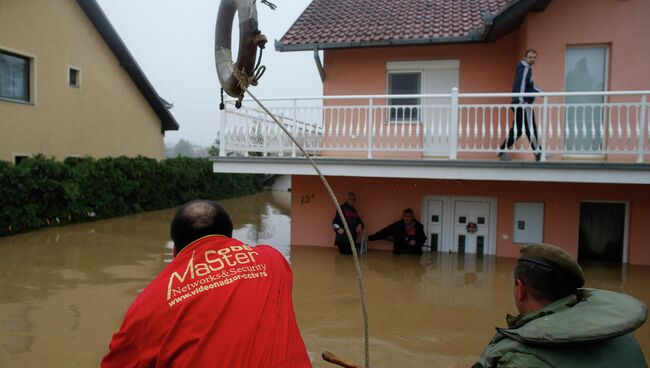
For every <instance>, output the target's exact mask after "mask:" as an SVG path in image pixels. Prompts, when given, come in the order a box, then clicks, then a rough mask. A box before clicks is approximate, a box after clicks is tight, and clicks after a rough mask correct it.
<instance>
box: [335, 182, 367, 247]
mask: <svg viewBox="0 0 650 368" xmlns="http://www.w3.org/2000/svg"><path fill="white" fill-rule="evenodd" d="M356 199H357V198H356V196H355V195H354V193H352V192H347V193H345V202H344V203H343V204H341V211H343V216H345V222H347V224H348V228H349V229H350V233H352V239H353V240H354V243H355V244H357V233H358V232H361V230H362V229H363V227H364V225H363V221H361V217H359V212H357V209H356V208H354V204H355V203H356ZM332 229H334V233H335V234H336V238H335V240H334V244H335V245H336V246H337V247H339V252H341V253H342V254H352V247H351V246H350V242H349V241H348V237H347V235H345V230H344V229H343V221H342V220H341V217H340V216H339V214H338V212H337V213H336V214H334V219H333V220H332ZM357 248H358V246H357Z"/></svg>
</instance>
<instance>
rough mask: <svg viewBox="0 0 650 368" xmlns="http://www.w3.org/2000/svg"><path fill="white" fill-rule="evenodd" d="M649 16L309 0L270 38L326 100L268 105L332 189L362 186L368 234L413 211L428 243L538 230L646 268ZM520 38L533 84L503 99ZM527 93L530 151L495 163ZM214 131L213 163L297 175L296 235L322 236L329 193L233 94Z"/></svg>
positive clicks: (632, 7)
mask: <svg viewBox="0 0 650 368" xmlns="http://www.w3.org/2000/svg"><path fill="white" fill-rule="evenodd" d="M647 14H650V3H649V2H647V1H644V0H628V1H617V0H598V1H593V0H562V1H559V0H555V1H553V0H514V1H513V0H496V1H488V0H479V1H472V2H465V1H446V0H433V1H423V0H410V1H388V0H378V1H373V2H367V1H360V0H351V1H346V2H337V3H336V6H334V5H333V3H332V2H329V1H325V0H314V1H312V3H311V4H310V5H309V6H308V7H307V8H306V9H305V10H304V12H303V13H302V14H301V15H300V17H299V18H298V19H297V20H296V22H295V23H294V24H293V25H292V26H291V27H290V28H289V30H288V31H287V32H286V34H284V36H283V37H282V38H281V39H279V40H277V41H276V43H275V47H276V49H277V50H279V51H282V52H293V51H295V52H312V53H313V54H314V59H315V63H316V68H315V72H316V70H318V72H319V73H320V76H321V78H322V81H323V96H319V97H287V98H274V99H262V101H263V102H264V103H265V104H267V105H268V106H269V108H270V110H271V111H272V112H273V113H274V114H275V115H276V116H277V117H278V118H279V119H280V120H281V121H282V122H283V123H284V124H285V125H286V126H287V127H288V128H289V130H291V131H292V132H293V133H294V134H295V135H296V137H297V138H298V140H299V141H300V142H301V143H302V144H303V145H304V146H305V148H306V150H307V151H308V152H309V154H310V155H311V156H312V157H313V158H314V159H315V161H316V162H317V163H318V165H319V166H320V168H321V170H322V171H323V173H324V174H325V175H326V176H328V178H329V180H330V183H331V184H332V186H333V189H334V191H335V192H336V193H337V194H338V196H339V200H340V201H342V200H343V193H345V192H347V191H352V192H355V193H356V197H357V205H356V206H357V209H358V210H359V213H360V215H361V217H362V219H363V220H364V222H365V225H366V234H372V233H374V232H375V231H377V230H379V229H381V228H382V227H384V226H385V225H387V224H389V223H391V222H393V221H395V220H397V219H399V218H400V216H401V213H402V210H403V209H405V208H407V207H410V208H412V209H414V210H415V214H416V218H418V219H419V220H420V222H422V224H423V225H424V228H425V233H426V235H427V244H426V246H427V248H428V249H429V250H431V251H432V252H451V253H459V254H463V253H464V254H476V255H496V256H499V257H515V256H516V255H517V254H518V252H519V247H520V245H521V244H525V243H530V242H548V243H552V244H557V245H559V246H561V247H563V248H565V249H566V250H568V251H569V252H571V253H572V254H574V255H577V256H578V258H579V259H580V260H595V261H607V262H616V263H630V264H639V265H650V245H649V244H648V242H647V239H648V238H650V226H648V225H649V224H650V185H649V184H650V165H649V164H648V160H649V159H650V122H649V119H650V104H649V101H648V98H649V97H650V69H649V68H647V60H648V59H649V58H650V43H648V42H647V40H646V33H647V32H644V31H643V30H645V29H647V20H646V18H647ZM528 49H535V50H536V51H537V54H538V57H537V62H536V63H535V65H534V66H533V68H532V71H533V73H534V83H535V85H537V86H538V87H540V88H541V89H543V92H539V93H535V94H530V93H529V94H526V93H513V92H512V85H513V79H514V76H515V67H516V66H517V64H518V63H520V62H521V61H520V60H521V59H522V57H523V56H524V53H525V51H526V50H528ZM296 83H297V82H296ZM533 96H534V97H535V100H534V104H532V105H531V108H530V111H531V112H532V113H533V114H534V115H535V121H536V126H537V129H538V134H537V138H538V142H537V143H538V145H539V149H538V150H537V151H533V150H532V149H531V146H530V144H529V141H528V139H527V138H526V135H525V134H523V135H522V137H521V138H520V139H518V140H517V141H516V142H515V144H514V145H513V146H512V147H511V148H509V149H507V150H506V152H507V153H508V155H509V156H510V158H511V160H509V161H502V160H500V159H499V156H498V154H499V153H503V151H504V150H503V149H501V145H502V142H504V141H505V140H506V139H507V137H508V134H509V130H510V128H511V127H512V125H513V118H516V117H515V116H513V115H515V114H517V112H516V110H515V109H511V107H512V106H513V105H512V104H511V100H512V99H513V98H520V97H521V98H524V97H533ZM519 133H521V132H519ZM220 142H221V145H220V156H219V157H214V158H213V160H214V171H215V172H245V173H272V174H285V175H291V178H292V179H291V187H292V192H291V196H292V198H291V215H292V216H291V217H292V224H291V244H294V245H313V246H331V245H332V244H333V241H334V233H333V231H332V228H331V220H332V217H333V216H334V206H333V205H332V204H331V202H330V199H329V197H328V195H327V192H326V190H325V188H324V187H323V185H322V184H321V183H320V180H319V178H318V177H317V176H315V173H314V171H313V169H312V168H311V166H310V165H309V163H308V162H307V161H306V160H305V159H304V158H302V157H301V154H300V152H299V150H298V149H297V148H296V147H295V146H294V145H293V144H292V143H291V141H290V140H289V139H288V138H287V137H285V136H284V133H283V132H282V131H281V130H280V129H279V128H278V127H277V126H275V124H274V122H273V121H272V120H271V119H270V118H269V117H268V116H267V115H266V114H265V113H264V112H263V111H262V110H261V109H260V108H258V107H257V105H255V104H254V102H252V101H245V103H244V107H242V108H241V109H236V108H235V106H234V104H232V103H228V104H227V106H226V109H225V110H224V111H223V112H222V116H221V131H220ZM535 153H537V154H538V155H537V156H536V155H535ZM390 247H391V245H390V243H388V242H385V241H378V242H371V243H370V245H369V248H370V249H373V248H375V249H390ZM473 267H475V266H473Z"/></svg>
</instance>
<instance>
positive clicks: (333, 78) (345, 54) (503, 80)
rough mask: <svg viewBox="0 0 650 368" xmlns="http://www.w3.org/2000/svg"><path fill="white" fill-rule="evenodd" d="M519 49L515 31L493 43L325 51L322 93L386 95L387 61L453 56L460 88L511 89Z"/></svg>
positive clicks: (498, 90)
mask: <svg viewBox="0 0 650 368" xmlns="http://www.w3.org/2000/svg"><path fill="white" fill-rule="evenodd" d="M517 51H518V38H517V35H516V34H511V35H508V36H506V37H503V38H502V39H500V40H498V41H497V42H495V43H490V44H456V45H437V46H431V45H425V46H402V47H378V48H358V49H342V50H338V49H337V50H325V52H324V67H325V82H324V83H323V94H324V95H326V96H329V95H383V94H386V93H387V91H388V84H387V71H386V63H387V62H389V61H419V60H451V59H454V60H459V61H460V75H459V86H458V88H459V89H460V91H462V92H465V93H470V92H486V91H490V92H510V89H511V88H512V77H513V72H514V66H515V64H516V62H517V57H518V55H517ZM450 92H451V91H450Z"/></svg>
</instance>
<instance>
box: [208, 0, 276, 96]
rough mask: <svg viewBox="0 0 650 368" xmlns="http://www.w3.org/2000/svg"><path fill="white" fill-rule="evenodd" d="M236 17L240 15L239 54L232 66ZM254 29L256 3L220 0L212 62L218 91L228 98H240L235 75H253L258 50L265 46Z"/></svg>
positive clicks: (241, 0)
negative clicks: (214, 63)
mask: <svg viewBox="0 0 650 368" xmlns="http://www.w3.org/2000/svg"><path fill="white" fill-rule="evenodd" d="M235 13H238V15H239V52H238V54H237V62H235V63H233V60H232V50H231V41H230V40H231V38H232V25H233V20H234V18H235ZM257 25H258V24H257V9H256V7H255V0H221V5H220V6H219V12H218V14H217V25H216V29H215V59H216V65H217V74H218V76H219V83H220V84H221V88H222V89H223V90H224V91H225V92H226V93H227V94H228V95H229V96H231V97H236V98H241V97H243V94H244V91H243V90H242V88H241V86H240V84H239V80H238V79H237V76H236V72H235V71H238V72H243V74H245V75H248V76H251V75H253V73H254V69H255V58H256V56H257V47H258V46H260V47H263V46H264V44H265V43H266V37H264V35H262V34H261V33H260V31H259V30H258V29H257Z"/></svg>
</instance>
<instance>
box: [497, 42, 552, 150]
mask: <svg viewBox="0 0 650 368" xmlns="http://www.w3.org/2000/svg"><path fill="white" fill-rule="evenodd" d="M536 60H537V51H536V50H534V49H528V50H526V52H525V53H524V58H523V60H520V61H519V63H517V68H516V70H515V80H514V82H513V84H512V93H539V92H542V91H541V90H540V89H539V88H537V87H536V86H535V83H534V82H533V69H532V66H533V65H534V64H535V61H536ZM533 102H535V97H533V96H530V97H521V96H519V97H513V98H512V105H514V106H512V107H511V108H510V109H511V110H512V111H513V113H514V119H513V121H512V127H511V128H510V132H509V133H508V138H507V139H506V140H505V141H504V142H503V144H501V147H500V149H499V157H500V158H501V160H502V161H510V157H509V156H508V152H507V151H508V149H510V147H512V145H513V144H514V143H515V141H516V140H517V139H519V137H521V133H523V130H524V129H525V130H526V136H527V137H528V140H529V141H530V147H531V148H532V149H533V152H535V161H539V160H540V159H541V157H542V154H541V152H540V150H541V147H540V146H539V140H538V139H537V137H538V135H537V125H536V124H535V114H534V112H533V108H532V104H533ZM515 135H516V138H515Z"/></svg>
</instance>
